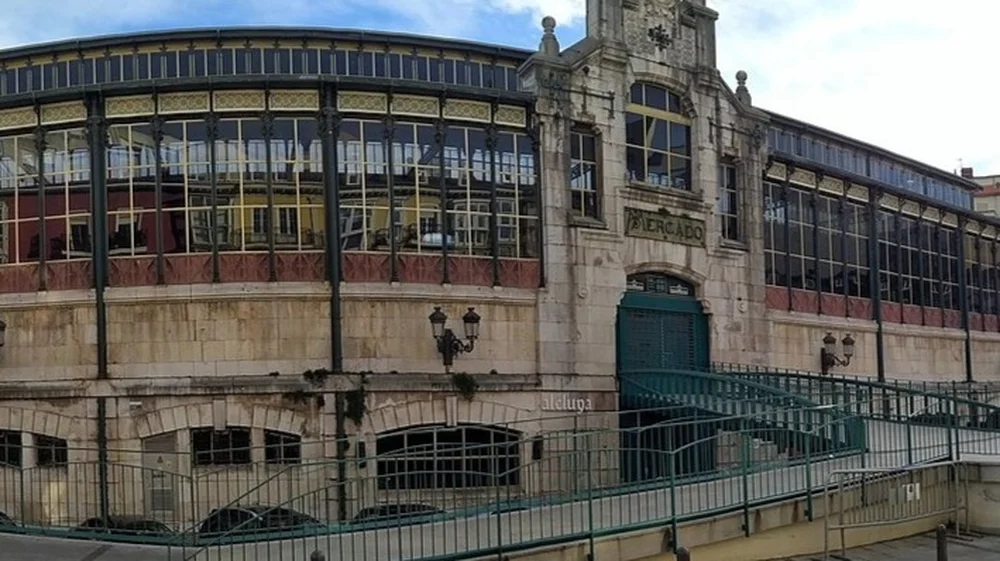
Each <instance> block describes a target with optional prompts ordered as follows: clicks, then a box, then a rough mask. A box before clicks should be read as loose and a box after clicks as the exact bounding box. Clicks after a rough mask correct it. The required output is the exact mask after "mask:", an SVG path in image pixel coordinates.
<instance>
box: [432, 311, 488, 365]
mask: <svg viewBox="0 0 1000 561" xmlns="http://www.w3.org/2000/svg"><path fill="white" fill-rule="evenodd" d="M427 319H429V320H431V333H432V334H433V335H434V339H436V340H437V345H438V352H439V353H441V357H442V358H443V359H444V365H445V366H451V365H452V363H453V362H454V361H455V357H456V356H458V355H460V354H462V353H469V352H472V349H473V348H474V347H475V344H476V339H478V338H479V320H480V317H479V314H477V313H476V309H475V308H469V311H468V312H465V315H464V316H462V323H464V324H465V338H466V339H467V340H468V343H465V342H463V341H462V340H461V339H459V338H458V336H457V335H455V332H454V331H452V330H451V329H448V328H447V327H445V324H446V323H448V316H447V315H446V314H445V313H444V312H442V311H441V306H435V307H434V311H433V312H431V315H430V317H428V318H427Z"/></svg>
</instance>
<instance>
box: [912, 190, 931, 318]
mask: <svg viewBox="0 0 1000 561" xmlns="http://www.w3.org/2000/svg"><path fill="white" fill-rule="evenodd" d="M925 210H927V205H924V204H921V205H920V210H919V214H918V215H917V220H916V222H915V224H916V225H917V242H916V245H917V279H918V282H919V284H918V285H917V286H918V288H917V294H918V295H919V296H918V303H919V304H920V325H926V324H927V317H926V314H925V313H924V309H925V306H926V305H927V297H928V296H929V295H928V294H925V288H926V284H925V282H926V281H925V280H924V279H925V278H927V273H926V272H925V269H926V267H925V266H924V255H925V251H924V243H925V242H924V211H925Z"/></svg>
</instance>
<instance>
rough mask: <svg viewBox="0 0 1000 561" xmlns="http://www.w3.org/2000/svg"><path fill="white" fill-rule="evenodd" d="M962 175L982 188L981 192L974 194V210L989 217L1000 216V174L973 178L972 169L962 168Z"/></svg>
mask: <svg viewBox="0 0 1000 561" xmlns="http://www.w3.org/2000/svg"><path fill="white" fill-rule="evenodd" d="M966 172H968V174H967V175H966ZM962 175H963V176H964V177H969V178H971V179H972V180H973V181H975V182H976V183H978V184H980V185H982V186H983V190H982V191H980V192H978V193H976V198H975V208H976V210H978V211H979V212H981V213H983V214H988V215H990V216H996V215H997V214H1000V174H993V175H981V176H979V177H975V176H974V175H973V170H972V168H962Z"/></svg>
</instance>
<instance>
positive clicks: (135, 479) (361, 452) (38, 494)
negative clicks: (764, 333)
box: [0, 372, 1000, 561]
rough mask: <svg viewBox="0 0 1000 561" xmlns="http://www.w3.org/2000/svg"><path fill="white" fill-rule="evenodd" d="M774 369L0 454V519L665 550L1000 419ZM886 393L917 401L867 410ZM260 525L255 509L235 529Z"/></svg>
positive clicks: (417, 548)
mask: <svg viewBox="0 0 1000 561" xmlns="http://www.w3.org/2000/svg"><path fill="white" fill-rule="evenodd" d="M827 381H828V379H824V380H823V382H827ZM779 383H780V380H779V379H778V378H765V377H763V376H757V379H753V380H748V379H745V378H742V377H740V376H727V375H723V374H719V373H693V372H669V373H664V372H633V373H628V374H626V375H623V376H622V378H621V387H620V393H621V396H622V403H623V406H625V407H627V408H629V410H627V411H622V412H610V413H584V414H579V415H572V416H567V417H564V418H553V417H546V418H537V419H526V420H520V421H518V422H512V423H508V424H506V425H503V426H492V427H487V428H484V427H461V426H450V427H435V428H431V429H427V428H420V429H409V430H403V431H396V432H393V433H392V434H383V435H378V436H377V438H375V440H371V439H369V440H364V439H360V438H348V439H344V440H341V441H339V442H332V441H331V442H310V443H304V444H303V445H304V446H310V447H313V449H314V450H319V451H321V453H320V454H319V455H329V451H330V450H334V449H336V448H337V447H338V446H339V447H341V449H343V450H345V454H344V456H345V457H344V458H343V459H340V460H331V459H315V460H311V459H308V457H309V455H308V454H303V459H301V460H298V461H296V462H294V463H269V462H266V461H258V462H251V463H249V464H244V465H239V466H230V467H222V468H213V467H203V466H196V465H193V464H194V462H193V461H192V460H193V458H192V457H191V456H189V455H184V454H182V455H178V456H177V457H176V458H174V461H173V462H172V464H171V465H174V466H180V467H178V468H177V469H175V470H173V471H168V470H161V469H156V468H155V467H149V466H143V465H142V464H141V462H140V461H139V460H138V458H137V456H136V455H137V453H136V452H135V451H110V453H109V454H108V456H109V457H110V458H112V461H111V462H110V463H109V464H108V465H107V466H106V467H107V473H108V477H107V481H108V488H107V489H104V490H102V489H99V488H98V483H97V482H98V481H100V478H99V477H98V470H99V469H100V468H101V466H99V465H98V464H97V463H96V462H90V463H74V464H69V465H65V466H60V467H56V468H41V467H40V468H32V469H26V470H16V469H3V468H0V510H4V511H5V512H6V513H7V514H8V515H9V516H11V517H12V518H14V519H15V521H16V522H17V524H18V525H16V526H6V527H3V526H0V530H7V531H12V532H22V533H31V534H44V535H56V536H65V535H71V536H75V537H76V536H80V537H83V536H91V537H93V536H94V534H92V533H87V531H85V530H84V529H80V528H79V527H78V526H79V525H80V523H81V522H83V521H85V520H87V519H89V518H93V517H95V516H98V515H99V513H100V512H101V510H102V508H101V507H102V505H101V504H100V502H101V497H102V496H105V497H107V511H108V513H109V514H112V515H116V516H123V517H132V518H136V517H137V518H141V519H148V520H155V521H158V522H160V523H163V524H164V525H165V526H167V529H166V530H164V531H157V532H152V531H149V532H134V533H132V534H129V533H121V532H119V533H114V534H108V533H103V534H100V535H99V537H100V538H101V539H108V540H117V541H130V542H141V543H147V544H161V545H165V546H168V547H166V548H164V549H165V550H168V551H169V552H170V555H171V557H170V558H171V559H175V558H181V559H212V560H216V559H218V560H220V561H221V560H223V559H247V560H253V559H260V560H264V559H305V558H308V557H309V555H310V554H311V553H312V552H314V551H317V550H318V551H320V552H321V553H323V554H324V555H326V556H327V558H329V559H343V560H354V559H357V560H362V559H374V558H377V559H400V560H404V559H405V560H427V561H430V560H441V561H443V560H445V559H456V560H457V559H471V558H476V557H481V556H484V555H503V554H509V553H514V552H517V551H521V550H525V549H529V548H535V547H540V546H546V545H554V544H565V543H570V542H576V541H580V540H585V541H589V542H590V543H591V544H593V542H594V541H595V540H598V539H600V538H602V537H604V536H608V535H612V534H617V533H621V532H627V531H635V530H642V529H648V528H661V527H670V528H671V536H673V541H674V543H673V544H672V546H673V547H674V548H676V547H679V546H680V545H682V544H683V535H682V532H681V531H680V526H681V525H682V524H684V523H685V522H688V521H692V520H697V519H700V518H704V517H708V516H717V515H721V514H726V513H736V514H738V515H742V516H744V517H745V518H746V519H747V520H746V522H747V523H746V524H745V525H744V526H745V528H746V529H747V532H749V531H751V530H750V524H749V515H750V512H751V509H753V508H755V507H757V506H760V505H763V504H767V503H770V502H774V501H778V500H783V499H788V498H792V497H801V498H802V499H803V500H805V501H806V504H807V514H808V516H809V518H810V519H812V517H813V516H814V510H815V509H814V499H817V497H822V496H823V494H822V493H823V492H822V486H823V484H824V483H825V482H826V481H827V478H828V477H829V476H830V474H832V473H835V472H838V470H840V471H839V472H838V473H841V472H843V473H847V472H851V473H857V472H858V470H867V469H877V468H885V469H888V468H898V467H899V466H904V465H912V464H915V463H920V462H939V461H957V460H958V459H960V458H961V457H962V456H963V455H968V454H990V455H1000V433H997V432H994V431H993V430H989V429H991V428H992V427H990V426H989V425H984V424H983V423H981V422H979V421H978V420H977V419H980V418H981V417H982V415H983V414H984V412H985V414H987V415H989V414H992V413H993V412H994V411H995V410H996V407H995V406H990V405H986V404H982V403H976V402H972V401H971V400H967V399H966V398H964V397H960V396H956V395H955V394H951V395H948V394H934V393H932V392H924V393H919V394H918V393H912V392H911V390H910V389H907V390H905V391H899V392H896V393H895V394H892V393H886V392H875V391H845V387H846V386H845V385H843V384H841V385H840V386H838V385H837V384H834V385H833V386H829V385H827V386H824V385H822V384H819V383H816V385H814V386H812V387H811V389H810V391H804V392H802V393H801V394H797V393H795V392H793V391H788V390H787V389H782V388H781V387H778V384H779ZM857 387H862V386H857ZM863 387H869V386H863ZM877 389H883V388H881V387H879V388H877ZM907 392H909V393H907ZM893 395H895V398H898V399H902V398H903V397H905V396H910V395H913V396H917V397H920V398H921V399H923V401H920V402H919V404H920V406H919V407H918V406H916V405H913V406H911V405H909V402H908V401H906V403H907V405H906V406H905V407H902V406H899V405H897V406H892V407H891V408H890V411H891V412H893V413H892V414H891V415H889V416H884V415H881V413H882V412H884V411H885V407H884V402H885V400H886V398H887V396H889V397H892V396H893ZM907 399H908V398H907ZM914 399H916V398H914ZM904 401H905V400H904ZM901 403H902V402H901ZM914 403H916V402H914ZM904 421H905V422H904ZM459 430H469V431H474V432H475V434H474V435H472V433H466V434H463V435H461V436H460V437H459V436H456V431H459ZM91 452H92V451H91ZM248 456H249V457H251V458H264V457H265V456H266V455H265V454H263V453H259V452H254V451H251V453H249V454H248ZM94 457H96V454H94ZM844 470H847V471H844ZM851 470H853V471H851ZM816 502H818V499H817V501H816ZM247 508H254V509H256V512H255V516H254V517H253V519H252V520H250V519H248V520H246V521H244V522H246V524H244V526H239V524H237V523H233V521H232V520H229V521H227V522H226V523H224V524H223V523H218V516H216V517H215V520H216V522H215V523H213V522H212V520H213V517H212V513H213V511H216V513H217V514H218V512H223V513H227V512H229V513H235V512H242V511H245V510H246V509H247ZM218 509H222V510H221V511H218ZM227 516H230V515H227ZM264 520H272V522H273V523H267V524H266V526H267V528H266V529H264V528H256V529H255V528H251V526H252V525H253V524H263V522H262V521H264ZM237 522H239V521H237ZM213 524H214V525H213ZM254 529H255V530H256V531H247V530H254ZM91 530H93V529H91Z"/></svg>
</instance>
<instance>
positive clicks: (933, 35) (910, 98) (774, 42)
mask: <svg viewBox="0 0 1000 561" xmlns="http://www.w3.org/2000/svg"><path fill="white" fill-rule="evenodd" d="M708 5H709V6H710V7H712V8H714V9H715V10H717V11H719V13H720V19H719V22H718V29H717V41H718V55H719V68H720V70H721V72H722V74H723V76H724V77H725V78H726V79H727V80H729V81H730V83H732V81H733V76H734V75H735V73H736V71H737V70H740V69H743V70H746V71H747V72H748V73H749V75H750V80H749V82H748V86H749V87H750V91H751V93H752V94H753V96H754V103H755V104H756V105H758V106H761V107H765V108H767V109H771V110H774V111H777V112H780V113H783V114H786V115H789V116H792V117H796V118H799V119H803V120H806V121H809V122H812V123H815V124H817V125H820V126H823V127H826V128H829V129H833V130H835V131H837V132H841V133H843V134H847V135H849V136H853V137H855V138H859V139H861V140H864V141H867V142H870V143H873V144H877V145H880V146H882V147H884V148H887V149H889V150H892V151H894V152H898V153H900V154H903V155H906V156H909V157H912V158H916V159H919V160H922V161H925V162H927V163H929V164H932V165H935V166H937V167H940V168H943V169H946V170H949V171H951V170H954V169H956V168H957V167H958V166H959V161H960V160H961V161H962V162H963V163H964V165H972V166H974V167H975V168H976V172H977V173H978V174H985V173H1000V150H997V149H996V147H995V146H996V145H995V144H994V143H993V142H994V141H993V131H995V130H1000V111H998V110H997V104H996V102H995V95H994V91H995V88H993V87H992V86H993V82H994V81H998V82H1000V78H998V77H996V76H995V75H994V74H993V73H992V71H991V70H989V69H990V68H991V65H989V64H987V61H988V60H989V59H987V57H990V58H992V56H993V53H994V52H995V44H994V42H993V40H992V37H993V35H994V34H995V30H994V29H993V27H994V25H995V24H994V22H996V21H998V19H1000V2H997V1H996V0H951V1H950V2H948V3H947V5H946V7H944V6H942V3H941V2H940V0H708ZM584 12H585V0H544V1H543V0H409V1H408V2H399V1H398V0H0V47H9V46H13V45H20V44H25V43H32V42H39V41H52V40H58V39H66V38H72V37H78V36H85V35H100V34H107V33H127V32H131V31H140V30H151V29H172V28H178V27H214V26H229V25H288V26H296V25H298V26H303V25H304V26H329V27H352V28H373V29H380V30H391V31H406V32H413V33H422V34H433V35H444V36H449V37H460V38H465V39H473V40H481V41H487V42H495V43H502V44H506V45H511V46H517V47H524V48H535V47H537V45H538V40H539V38H540V33H541V30H540V25H539V23H538V22H539V20H540V19H541V16H542V15H545V14H550V15H553V16H554V17H555V18H556V19H557V21H558V22H559V27H558V28H557V30H556V31H557V35H558V37H559V39H560V41H561V42H562V44H563V45H564V46H566V45H569V44H571V43H573V42H574V41H576V40H577V39H579V38H580V37H581V36H582V34H583V29H582V23H583V22H582V20H583V16H584Z"/></svg>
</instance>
